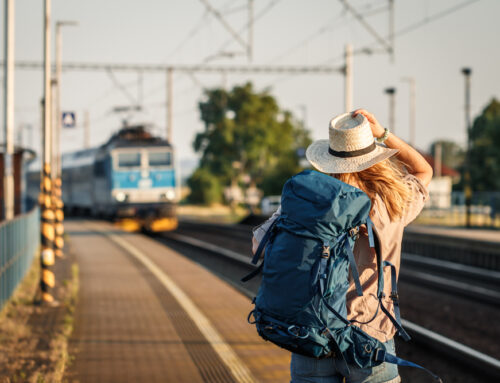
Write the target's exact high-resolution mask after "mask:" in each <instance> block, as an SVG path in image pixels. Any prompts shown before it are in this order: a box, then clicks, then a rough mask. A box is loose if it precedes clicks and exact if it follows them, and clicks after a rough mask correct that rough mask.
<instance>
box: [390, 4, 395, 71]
mask: <svg viewBox="0 0 500 383" xmlns="http://www.w3.org/2000/svg"><path fill="white" fill-rule="evenodd" d="M389 54H390V55H391V62H394V0H389Z"/></svg>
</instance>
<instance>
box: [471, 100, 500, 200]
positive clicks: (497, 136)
mask: <svg viewBox="0 0 500 383" xmlns="http://www.w3.org/2000/svg"><path fill="white" fill-rule="evenodd" d="M469 137H470V142H471V150H470V154H469V163H470V168H471V171H470V174H471V181H472V189H473V190H475V191H500V102H498V101H497V100H496V99H493V100H491V102H490V103H489V104H488V105H487V106H486V108H485V109H484V110H483V112H482V114H481V115H480V116H478V117H477V118H476V119H475V120H474V124H473V125H472V129H471V130H470V132H469Z"/></svg>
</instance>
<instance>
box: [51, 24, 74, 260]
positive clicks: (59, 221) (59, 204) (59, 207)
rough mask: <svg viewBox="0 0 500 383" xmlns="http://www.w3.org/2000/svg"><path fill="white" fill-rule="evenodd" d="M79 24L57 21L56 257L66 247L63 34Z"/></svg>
mask: <svg viewBox="0 0 500 383" xmlns="http://www.w3.org/2000/svg"><path fill="white" fill-rule="evenodd" d="M74 25H77V22H75V21H58V22H57V23H56V75H55V85H56V88H55V89H56V98H55V119H54V120H55V124H54V127H55V134H54V136H55V144H54V157H55V161H54V167H53V169H52V180H53V183H54V185H53V205H54V208H55V238H54V247H55V249H54V253H55V255H56V257H59V258H60V257H62V256H63V248H64V238H63V236H64V225H63V221H64V203H63V200H62V189H61V188H62V166H61V131H62V113H61V83H62V76H61V74H62V34H61V28H62V27H63V26H74Z"/></svg>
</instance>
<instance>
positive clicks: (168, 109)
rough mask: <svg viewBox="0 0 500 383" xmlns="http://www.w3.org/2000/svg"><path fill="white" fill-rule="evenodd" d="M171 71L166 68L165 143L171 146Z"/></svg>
mask: <svg viewBox="0 0 500 383" xmlns="http://www.w3.org/2000/svg"><path fill="white" fill-rule="evenodd" d="M172 74H173V69H172V68H170V67H169V68H167V121H166V123H167V137H166V138H167V141H168V142H169V143H170V144H171V145H172V144H173V140H172V120H173V118H172V107H173V104H172V102H173V100H172V94H173V92H172V86H173V84H172V83H173V76H172Z"/></svg>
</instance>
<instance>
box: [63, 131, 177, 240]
mask: <svg viewBox="0 0 500 383" xmlns="http://www.w3.org/2000/svg"><path fill="white" fill-rule="evenodd" d="M176 186H177V180H176V172H175V167H174V151H173V148H172V146H171V145H170V143H168V142H167V141H166V140H164V139H161V138H159V137H154V136H152V135H151V134H150V133H149V132H148V131H147V130H146V128H145V126H143V125H137V126H127V127H124V128H122V129H121V130H120V131H119V132H117V133H115V134H114V135H113V136H112V137H111V138H110V139H109V140H108V142H106V143H105V144H103V145H102V146H100V147H97V148H92V149H86V150H80V151H77V152H73V153H68V154H64V155H63V156H62V197H63V202H64V206H65V210H66V211H67V212H68V213H70V214H71V213H73V212H80V213H87V214H91V215H93V216H101V217H108V218H111V219H114V220H116V221H119V222H122V223H125V228H127V229H131V230H136V229H140V228H145V229H147V230H152V231H163V230H173V229H175V228H176V227H177V217H176V212H175V208H176V202H177V200H178V195H177V194H178V193H177V188H176Z"/></svg>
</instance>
